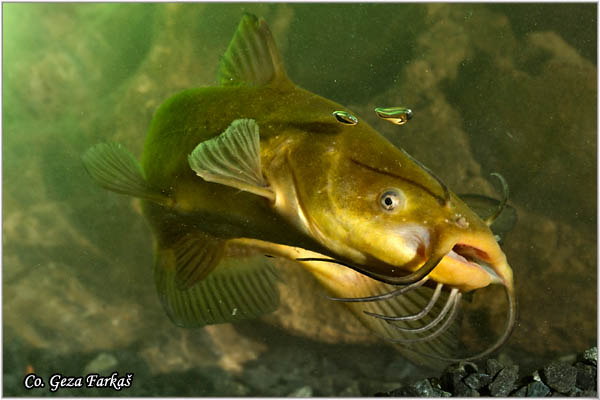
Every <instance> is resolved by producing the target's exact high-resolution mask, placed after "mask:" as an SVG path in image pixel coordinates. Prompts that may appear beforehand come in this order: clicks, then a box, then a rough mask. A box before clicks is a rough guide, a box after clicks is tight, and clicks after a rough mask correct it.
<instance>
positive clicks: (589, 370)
mask: <svg viewBox="0 0 600 400" xmlns="http://www.w3.org/2000/svg"><path fill="white" fill-rule="evenodd" d="M575 368H576V369H577V379H576V385H577V387H578V388H580V389H581V390H596V380H597V370H596V367H594V366H592V365H586V364H583V363H576V364H575Z"/></svg>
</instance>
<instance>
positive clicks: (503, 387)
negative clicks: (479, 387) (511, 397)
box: [489, 365, 519, 397]
mask: <svg viewBox="0 0 600 400" xmlns="http://www.w3.org/2000/svg"><path fill="white" fill-rule="evenodd" d="M518 376H519V366H518V365H513V366H510V367H506V368H504V369H503V370H502V371H500V372H499V373H498V375H497V376H496V378H495V379H494V381H493V382H492V383H491V384H490V386H489V389H490V394H491V395H492V396H494V397H505V396H508V394H509V393H510V392H512V391H513V389H514V387H515V381H516V380H517V378H518Z"/></svg>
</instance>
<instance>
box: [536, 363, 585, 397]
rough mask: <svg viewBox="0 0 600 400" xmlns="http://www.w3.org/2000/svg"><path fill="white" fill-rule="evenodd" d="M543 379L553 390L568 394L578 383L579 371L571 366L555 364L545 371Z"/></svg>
mask: <svg viewBox="0 0 600 400" xmlns="http://www.w3.org/2000/svg"><path fill="white" fill-rule="evenodd" d="M542 379H543V380H544V383H546V384H547V385H548V386H550V387H551V388H552V389H554V390H556V391H558V392H561V393H568V392H569V391H570V390H571V389H572V388H573V387H575V383H576V381H577V369H576V368H575V367H573V366H571V365H569V364H566V363H562V362H553V363H551V364H550V365H548V366H547V367H545V368H544V370H543V375H542Z"/></svg>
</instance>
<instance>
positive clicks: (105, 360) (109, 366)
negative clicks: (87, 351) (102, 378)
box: [83, 353, 119, 375]
mask: <svg viewBox="0 0 600 400" xmlns="http://www.w3.org/2000/svg"><path fill="white" fill-rule="evenodd" d="M118 363H119V361H118V360H117V358H116V357H115V356H113V355H112V354H110V353H100V354H98V356H97V357H96V358H94V359H93V360H92V361H90V362H89V363H88V364H87V365H86V366H85V367H84V368H83V374H84V375H87V374H90V373H96V374H99V375H103V374H107V373H110V372H112V371H113V370H115V367H116V366H117V364H118Z"/></svg>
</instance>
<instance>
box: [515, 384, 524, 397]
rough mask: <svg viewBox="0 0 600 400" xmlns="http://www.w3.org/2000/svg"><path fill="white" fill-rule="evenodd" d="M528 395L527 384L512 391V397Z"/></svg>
mask: <svg viewBox="0 0 600 400" xmlns="http://www.w3.org/2000/svg"><path fill="white" fill-rule="evenodd" d="M525 396H527V386H522V387H520V388H518V389H517V390H515V391H514V392H512V393H511V397H525Z"/></svg>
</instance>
